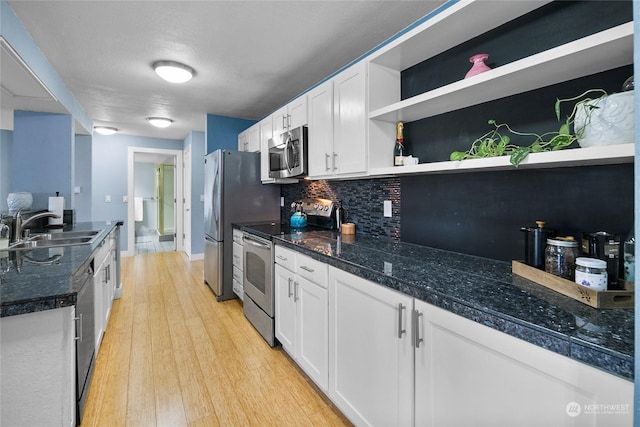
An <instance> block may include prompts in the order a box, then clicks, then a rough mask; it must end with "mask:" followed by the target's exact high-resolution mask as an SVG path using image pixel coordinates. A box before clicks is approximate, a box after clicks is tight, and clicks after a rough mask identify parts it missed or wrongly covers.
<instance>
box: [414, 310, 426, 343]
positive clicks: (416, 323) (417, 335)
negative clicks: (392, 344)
mask: <svg viewBox="0 0 640 427" xmlns="http://www.w3.org/2000/svg"><path fill="white" fill-rule="evenodd" d="M422 314H423V313H422V312H420V311H418V310H413V346H414V347H415V348H420V343H421V342H424V339H422V338H420V317H421V316H422Z"/></svg>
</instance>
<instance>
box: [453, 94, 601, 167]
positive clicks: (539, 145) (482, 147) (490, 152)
mask: <svg viewBox="0 0 640 427" xmlns="http://www.w3.org/2000/svg"><path fill="white" fill-rule="evenodd" d="M592 92H597V93H600V94H601V96H600V97H598V98H595V99H593V98H584V97H585V96H586V95H588V94H590V93H592ZM606 95H607V92H605V91H604V90H602V89H589V90H587V91H585V92H584V93H582V94H581V95H578V96H576V97H573V98H567V99H556V103H555V112H556V118H557V120H558V121H560V104H562V103H563V102H571V101H577V100H581V102H578V103H576V104H574V106H573V110H572V111H571V114H570V115H569V116H567V118H566V120H565V121H564V123H562V124H561V125H560V128H559V129H558V131H556V132H547V133H544V134H542V135H539V134H537V133H533V132H519V131H516V130H514V129H512V128H511V127H510V126H509V125H508V124H506V123H500V124H498V123H496V121H495V120H493V119H491V120H489V121H488V123H489V124H490V125H493V126H494V129H492V130H490V131H489V132H487V133H486V134H484V135H482V136H481V137H479V138H477V139H476V140H475V141H473V144H471V148H470V149H469V150H468V151H454V152H453V153H451V155H450V156H449V158H450V160H464V159H480V158H485V157H497V156H509V157H510V158H509V162H510V163H511V164H512V165H513V166H515V167H518V165H520V163H522V161H523V160H524V159H525V158H526V157H527V156H528V155H529V153H540V152H543V151H557V150H561V149H563V148H565V147H568V146H569V145H571V144H572V143H573V142H574V141H576V140H578V139H579V138H580V136H581V135H582V132H583V131H584V128H585V126H586V125H587V124H588V118H589V116H590V113H591V111H593V110H594V109H596V108H598V106H597V105H596V103H595V101H597V100H598V99H600V98H602V97H603V96H606ZM583 98H584V99H583ZM579 108H584V109H585V113H586V117H587V120H586V121H585V123H584V124H582V125H581V127H580V128H578V129H573V133H572V132H571V128H572V126H573V125H574V121H575V116H576V112H577V111H578V109H579ZM573 127H574V128H575V126H573ZM507 133H509V134H512V135H518V136H523V137H532V138H533V142H532V143H531V144H529V145H526V146H520V145H515V144H512V143H511V138H510V137H509V136H508V135H507Z"/></svg>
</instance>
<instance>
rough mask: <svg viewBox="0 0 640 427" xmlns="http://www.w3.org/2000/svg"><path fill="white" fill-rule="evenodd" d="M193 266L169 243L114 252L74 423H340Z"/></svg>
mask: <svg viewBox="0 0 640 427" xmlns="http://www.w3.org/2000/svg"><path fill="white" fill-rule="evenodd" d="M202 269H203V262H202V261H196V262H193V263H192V262H189V260H188V259H187V258H186V256H185V255H184V254H182V253H179V252H162V253H156V254H143V255H136V256H134V257H129V258H123V259H122V282H123V295H122V298H121V299H119V300H115V301H114V305H113V311H112V314H111V318H110V320H109V325H108V327H107V331H106V333H105V335H104V338H103V341H102V346H101V347H100V352H99V354H98V357H97V360H96V367H95V371H94V374H93V381H92V384H91V388H90V391H89V397H88V400H87V405H86V412H85V415H84V417H83V422H82V426H83V427H85V426H101V427H102V426H135V427H138V426H141V427H144V426H168V427H174V426H217V425H222V426H270V425H278V426H280V425H291V426H306V425H308V426H312V425H314V426H336V425H337V426H339V425H349V422H348V421H347V420H346V419H345V418H344V417H343V416H342V414H340V412H339V411H337V409H335V407H334V406H333V405H332V404H331V402H329V401H328V399H327V398H326V397H325V396H324V395H323V394H322V393H321V392H319V391H318V390H317V389H316V388H315V386H314V385H312V384H311V382H310V380H309V379H308V378H306V377H305V376H304V375H303V374H302V373H301V371H300V370H299V369H298V368H297V366H296V365H295V364H294V363H293V362H292V360H291V359H290V358H289V357H288V356H287V355H286V354H285V353H284V352H283V351H282V349H281V348H276V349H272V348H270V347H269V346H268V345H267V344H266V342H265V341H264V340H263V339H262V338H261V337H260V335H258V333H257V332H256V331H255V330H254V329H253V327H252V326H251V325H250V324H249V323H248V321H247V320H246V318H245V317H244V316H243V314H242V305H241V303H240V302H239V301H238V300H232V301H227V302H223V303H218V302H216V301H215V298H214V295H213V293H212V292H211V290H210V289H209V288H208V287H207V286H206V285H205V284H204V282H203V279H202V278H203V271H202Z"/></svg>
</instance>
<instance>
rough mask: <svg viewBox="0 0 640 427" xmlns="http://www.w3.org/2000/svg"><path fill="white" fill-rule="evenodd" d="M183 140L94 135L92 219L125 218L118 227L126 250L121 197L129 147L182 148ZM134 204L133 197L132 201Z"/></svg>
mask: <svg viewBox="0 0 640 427" xmlns="http://www.w3.org/2000/svg"><path fill="white" fill-rule="evenodd" d="M182 144H183V143H182V141H178V140H174V139H162V138H147V137H142V136H131V135H120V134H116V135H110V136H105V135H99V134H95V135H94V136H93V147H92V153H91V157H92V161H91V163H92V165H93V180H92V182H93V188H92V191H91V193H92V194H91V200H92V202H91V207H92V213H93V220H94V221H115V220H122V221H124V226H123V227H122V230H121V234H120V235H121V236H122V238H121V245H120V248H121V249H122V250H123V251H126V250H127V245H128V243H127V237H126V236H127V233H128V231H127V206H128V205H127V203H124V202H123V201H122V196H127V195H128V188H127V167H128V149H129V147H141V148H158V149H164V150H182ZM106 195H110V196H111V202H110V203H107V202H105V196H106ZM131 202H132V203H133V200H132V201H131Z"/></svg>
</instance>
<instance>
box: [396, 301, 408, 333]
mask: <svg viewBox="0 0 640 427" xmlns="http://www.w3.org/2000/svg"><path fill="white" fill-rule="evenodd" d="M405 308H407V307H405V306H404V305H403V304H402V303H400V304H398V338H400V339H402V334H404V333H405V332H407V330H406V329H402V310H404V309H405Z"/></svg>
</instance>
